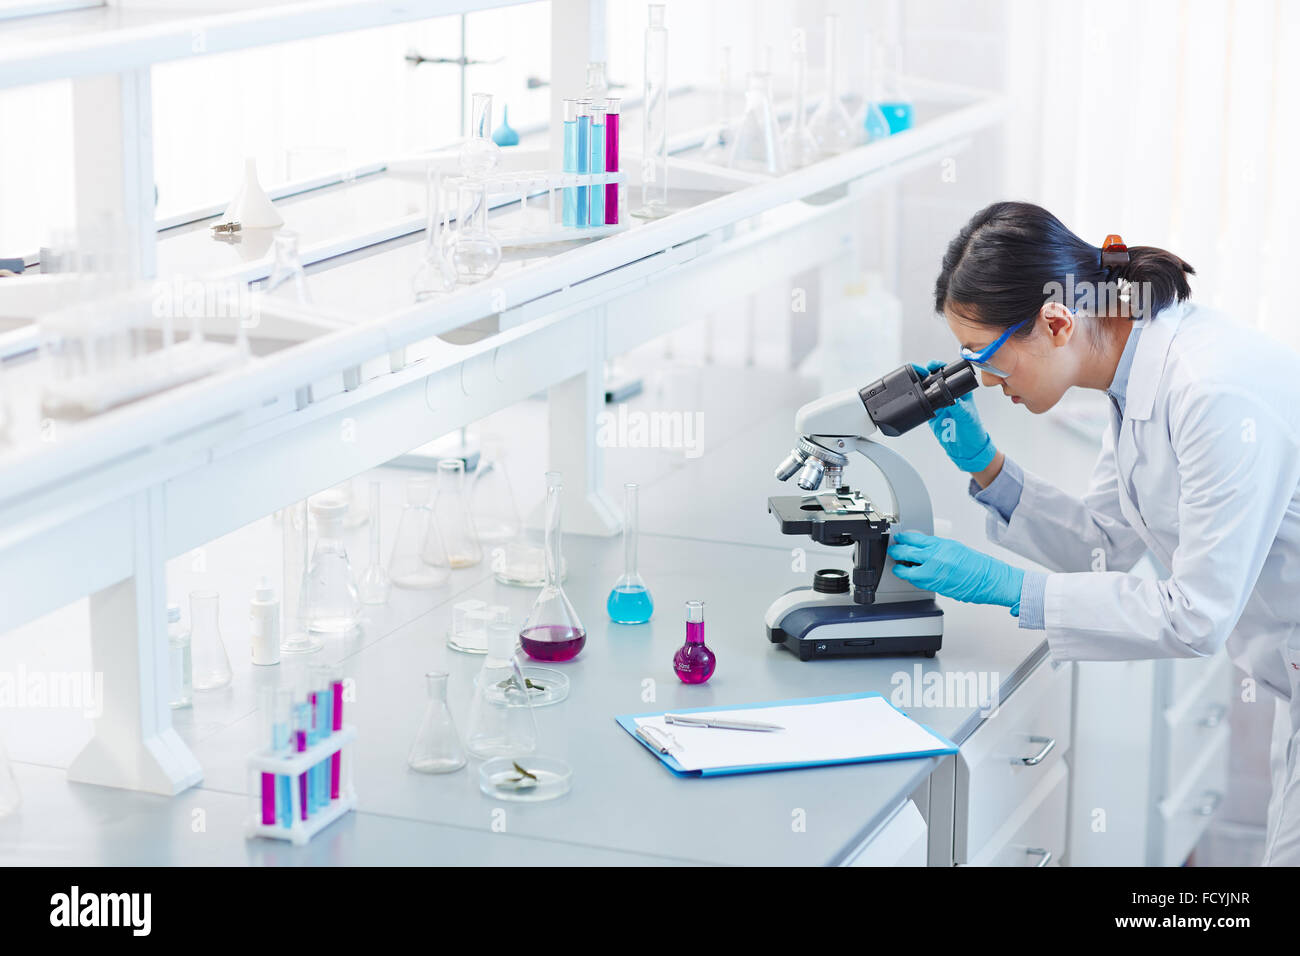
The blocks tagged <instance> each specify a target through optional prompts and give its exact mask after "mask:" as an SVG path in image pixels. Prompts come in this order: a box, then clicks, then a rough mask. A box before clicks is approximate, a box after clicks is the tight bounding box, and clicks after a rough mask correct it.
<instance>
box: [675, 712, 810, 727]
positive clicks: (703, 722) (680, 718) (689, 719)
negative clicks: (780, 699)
mask: <svg viewBox="0 0 1300 956" xmlns="http://www.w3.org/2000/svg"><path fill="white" fill-rule="evenodd" d="M664 720H665V721H666V722H667V723H670V724H680V725H681V726H683V727H717V728H719V729H720V730H785V728H784V727H781V726H779V725H777V724H765V723H762V722H760V721H757V720H723V719H721V718H718V717H693V716H691V715H688V714H664Z"/></svg>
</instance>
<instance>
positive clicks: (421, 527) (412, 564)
mask: <svg viewBox="0 0 1300 956" xmlns="http://www.w3.org/2000/svg"><path fill="white" fill-rule="evenodd" d="M432 494H433V481H432V480H431V479H430V478H429V477H427V476H425V475H414V476H412V477H410V478H407V479H406V506H405V507H404V508H402V517H401V518H400V519H399V520H398V522H397V537H396V538H394V539H393V552H392V556H391V557H389V559H388V576H389V577H390V578H392V581H393V584H395V585H396V586H397V587H399V588H408V589H410V590H427V589H428V588H436V587H438V586H439V585H442V584H446V583H447V582H448V581H449V580H450V579H451V569H450V567H449V565H448V564H447V559H446V552H445V550H444V549H443V547H442V538H441V537H440V536H439V534H438V528H437V526H436V525H435V524H434V522H433V509H432V508H430V507H429V498H430V497H431V496H432ZM429 553H433V554H435V555H436V556H437V557H438V558H439V560H438V561H437V563H436V564H430V563H428V562H427V561H425V560H424V557H423V556H424V555H425V554H429Z"/></svg>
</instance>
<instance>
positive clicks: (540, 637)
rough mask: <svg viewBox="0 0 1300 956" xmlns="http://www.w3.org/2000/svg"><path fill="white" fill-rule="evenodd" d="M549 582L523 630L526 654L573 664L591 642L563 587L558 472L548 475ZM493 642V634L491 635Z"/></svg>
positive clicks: (521, 637)
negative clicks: (585, 645)
mask: <svg viewBox="0 0 1300 956" xmlns="http://www.w3.org/2000/svg"><path fill="white" fill-rule="evenodd" d="M546 478H547V487H546V583H545V584H544V585H543V586H542V590H541V593H540V594H538V595H537V600H536V601H534V602H533V607H532V610H530V611H529V612H528V617H527V618H525V619H524V626H523V627H522V628H521V629H520V631H519V643H520V644H521V645H523V648H524V653H526V654H527V655H528V656H529V657H531V658H532V659H533V660H536V661H547V662H551V661H569V660H573V658H575V657H577V656H578V654H579V653H580V652H581V651H582V648H583V645H584V644H586V643H587V631H586V629H585V628H583V626H582V621H581V620H579V619H578V612H577V611H575V610H574V608H573V605H572V604H570V603H569V599H568V597H567V596H566V595H565V593H564V589H563V588H562V587H561V586H560V560H561V558H560V553H561V548H560V538H561V533H560V514H561V508H562V496H563V493H564V484H563V482H562V480H561V478H560V475H559V473H558V472H547V475H546ZM488 636H489V640H490V639H491V634H490V633H489V635H488Z"/></svg>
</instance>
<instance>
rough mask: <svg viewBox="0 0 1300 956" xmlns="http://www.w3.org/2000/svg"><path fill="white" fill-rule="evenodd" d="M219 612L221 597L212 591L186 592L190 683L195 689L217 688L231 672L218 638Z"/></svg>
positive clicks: (223, 685) (222, 645) (219, 631)
mask: <svg viewBox="0 0 1300 956" xmlns="http://www.w3.org/2000/svg"><path fill="white" fill-rule="evenodd" d="M220 612H221V598H220V597H219V596H218V594H217V592H216V591H191V592H190V661H191V665H190V666H191V668H192V675H193V676H192V683H191V686H193V688H194V689H195V690H218V689H219V688H222V687H225V686H226V685H227V684H229V683H230V679H231V677H232V676H233V675H232V673H231V670H230V658H229V657H228V656H227V655H226V645H225V642H224V641H222V640H221V628H220V625H219V620H218V618H219V616H220Z"/></svg>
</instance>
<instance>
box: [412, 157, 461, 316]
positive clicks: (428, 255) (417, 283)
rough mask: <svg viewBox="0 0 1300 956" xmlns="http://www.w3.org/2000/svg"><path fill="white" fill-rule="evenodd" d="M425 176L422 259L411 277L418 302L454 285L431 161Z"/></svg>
mask: <svg viewBox="0 0 1300 956" xmlns="http://www.w3.org/2000/svg"><path fill="white" fill-rule="evenodd" d="M425 178H426V192H427V194H428V199H427V201H426V206H425V208H426V209H427V218H426V220H425V224H424V259H423V261H422V262H421V263H420V269H419V271H418V272H416V273H415V278H414V279H412V280H411V285H412V288H413V289H414V291H415V300H416V301H417V302H422V301H424V300H425V299H427V298H429V297H430V296H433V295H437V294H438V293H441V292H450V291H451V290H452V289H454V288H455V287H456V267H455V266H454V265H452V263H451V260H450V259H448V258H447V250H446V248H445V247H444V243H443V238H444V237H443V231H442V173H440V172H438V171H437V170H436V169H435V168H434V166H433V164H432V163H430V164H429V167H428V169H426V170H425Z"/></svg>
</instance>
